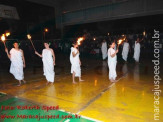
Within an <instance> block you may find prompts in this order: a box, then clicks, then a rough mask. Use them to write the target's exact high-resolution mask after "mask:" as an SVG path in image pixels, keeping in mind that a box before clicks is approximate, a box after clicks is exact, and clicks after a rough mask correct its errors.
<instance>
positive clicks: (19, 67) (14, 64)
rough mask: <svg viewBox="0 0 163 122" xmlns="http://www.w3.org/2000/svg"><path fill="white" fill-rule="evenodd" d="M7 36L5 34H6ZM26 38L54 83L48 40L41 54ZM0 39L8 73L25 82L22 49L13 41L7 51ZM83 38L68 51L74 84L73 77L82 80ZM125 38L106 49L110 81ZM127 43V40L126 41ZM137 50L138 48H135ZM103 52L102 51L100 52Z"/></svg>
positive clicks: (52, 58)
mask: <svg viewBox="0 0 163 122" xmlns="http://www.w3.org/2000/svg"><path fill="white" fill-rule="evenodd" d="M6 37H7V35H6ZM27 38H28V39H29V40H30V42H31V44H32V46H33V49H34V51H35V54H36V55H38V56H39V57H41V58H42V61H43V72H44V75H45V77H46V80H47V84H48V83H51V84H53V83H54V78H55V72H54V66H55V53H54V51H53V49H52V48H50V42H48V41H45V42H44V47H45V48H44V49H43V50H42V54H39V53H38V52H37V51H36V49H35V47H34V44H33V42H32V40H31V36H30V35H29V34H28V35H27ZM1 40H2V41H3V42H4V46H5V52H6V53H7V56H8V58H9V59H10V61H11V66H10V73H11V74H13V75H14V77H15V79H16V80H18V81H19V84H18V86H21V84H22V81H23V82H24V83H26V81H25V80H24V72H23V68H25V67H26V64H25V58H24V53H23V50H21V49H20V48H19V43H18V42H14V43H13V47H14V48H12V49H11V50H10V52H9V51H8V49H7V47H6V45H5V35H2V36H1ZM83 40H84V37H80V38H78V39H77V41H76V42H74V43H73V47H71V53H70V62H71V73H72V83H74V84H76V81H75V77H79V82H81V81H83V80H82V79H81V61H80V58H79V54H80V53H79V48H78V47H79V45H81V42H82V41H83ZM125 40H126V38H122V39H120V40H119V41H118V46H117V49H116V50H115V41H109V49H108V51H107V57H108V67H109V79H110V81H111V82H116V77H117V74H116V63H117V56H116V54H117V53H118V48H119V45H120V44H121V43H122V42H123V41H125ZM126 43H127V41H126ZM138 43H139V42H138V40H137V41H136V42H135V50H136V48H138V47H140V45H138ZM125 45H126V48H128V45H127V44H125V43H124V47H125ZM137 45H138V46H137ZM137 50H138V49H137ZM102 53H103V52H102ZM127 55H128V52H127V51H122V56H123V59H124V60H126V59H127ZM139 55H140V50H139V51H135V53H134V58H135V60H137V61H139Z"/></svg>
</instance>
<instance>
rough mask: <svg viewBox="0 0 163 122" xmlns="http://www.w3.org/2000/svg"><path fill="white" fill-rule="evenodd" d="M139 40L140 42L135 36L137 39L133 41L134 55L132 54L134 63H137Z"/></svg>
mask: <svg viewBox="0 0 163 122" xmlns="http://www.w3.org/2000/svg"><path fill="white" fill-rule="evenodd" d="M139 42H140V39H139V38H137V40H136V41H135V46H134V56H133V58H134V59H135V62H136V63H139V58H140V43H139Z"/></svg>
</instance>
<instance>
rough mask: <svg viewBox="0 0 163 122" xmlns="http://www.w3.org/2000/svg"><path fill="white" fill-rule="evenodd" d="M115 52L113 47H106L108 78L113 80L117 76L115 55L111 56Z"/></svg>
mask: <svg viewBox="0 0 163 122" xmlns="http://www.w3.org/2000/svg"><path fill="white" fill-rule="evenodd" d="M114 53H115V50H114V49H113V48H109V49H108V66H109V79H110V80H111V79H113V80H115V79H116V77H117V73H116V65H117V55H115V56H114V57H111V55H112V54H114Z"/></svg>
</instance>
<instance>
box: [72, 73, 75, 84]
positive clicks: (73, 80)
mask: <svg viewBox="0 0 163 122" xmlns="http://www.w3.org/2000/svg"><path fill="white" fill-rule="evenodd" d="M72 83H74V84H76V82H75V72H73V74H72Z"/></svg>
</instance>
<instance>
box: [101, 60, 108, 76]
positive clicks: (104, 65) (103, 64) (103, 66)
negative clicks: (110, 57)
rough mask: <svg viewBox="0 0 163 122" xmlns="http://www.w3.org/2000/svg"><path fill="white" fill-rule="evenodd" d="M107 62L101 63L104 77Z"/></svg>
mask: <svg viewBox="0 0 163 122" xmlns="http://www.w3.org/2000/svg"><path fill="white" fill-rule="evenodd" d="M107 68H108V67H107V61H103V62H102V75H105V76H106V74H107Z"/></svg>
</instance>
